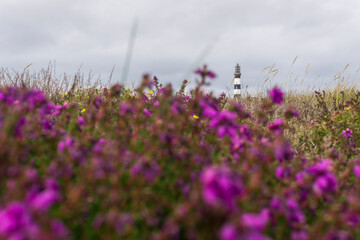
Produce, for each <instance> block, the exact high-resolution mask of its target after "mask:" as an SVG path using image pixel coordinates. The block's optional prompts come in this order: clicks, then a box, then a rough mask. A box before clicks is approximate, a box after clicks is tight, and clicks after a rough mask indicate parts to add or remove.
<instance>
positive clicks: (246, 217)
mask: <svg viewBox="0 0 360 240" xmlns="http://www.w3.org/2000/svg"><path fill="white" fill-rule="evenodd" d="M269 219H270V212H269V210H267V209H263V210H261V212H260V213H259V214H256V213H245V214H243V215H242V217H241V222H242V225H243V226H245V227H247V228H250V229H252V230H258V231H262V230H264V228H265V227H266V225H267V223H268V221H269Z"/></svg>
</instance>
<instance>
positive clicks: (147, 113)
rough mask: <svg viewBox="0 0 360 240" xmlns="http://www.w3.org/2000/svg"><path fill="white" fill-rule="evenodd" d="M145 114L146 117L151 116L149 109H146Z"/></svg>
mask: <svg viewBox="0 0 360 240" xmlns="http://www.w3.org/2000/svg"><path fill="white" fill-rule="evenodd" d="M144 114H145V115H146V116H150V115H151V112H150V111H149V109H147V108H144Z"/></svg>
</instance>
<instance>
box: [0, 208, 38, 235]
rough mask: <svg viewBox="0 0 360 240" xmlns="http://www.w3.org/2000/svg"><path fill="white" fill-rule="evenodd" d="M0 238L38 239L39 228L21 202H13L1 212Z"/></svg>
mask: <svg viewBox="0 0 360 240" xmlns="http://www.w3.org/2000/svg"><path fill="white" fill-rule="evenodd" d="M0 223H1V224H0V237H3V238H5V239H27V235H29V236H31V237H32V238H33V239H38V236H37V235H38V233H39V227H38V226H37V225H36V224H35V223H34V222H33V221H32V219H31V216H30V214H29V212H28V210H27V208H26V206H25V204H23V203H21V202H12V203H10V204H8V205H7V207H6V208H5V209H3V210H0Z"/></svg>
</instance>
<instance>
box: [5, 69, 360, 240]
mask: <svg viewBox="0 0 360 240" xmlns="http://www.w3.org/2000/svg"><path fill="white" fill-rule="evenodd" d="M196 74H197V79H198V83H197V86H196V87H195V88H194V89H187V88H186V87H187V84H188V82H187V81H184V82H183V84H182V86H181V88H180V89H179V90H178V91H176V90H175V89H174V88H173V87H172V86H171V85H170V84H166V85H162V84H160V83H159V80H158V79H157V78H156V77H150V76H149V75H144V77H143V79H142V81H141V83H140V84H139V85H138V86H136V88H133V89H131V88H129V87H128V86H123V85H120V84H112V85H110V84H108V85H107V86H105V85H101V84H99V85H92V87H89V85H87V84H86V83H84V81H83V79H84V78H83V77H82V76H81V75H76V76H75V77H74V79H73V80H69V79H68V78H66V76H64V78H63V81H62V82H61V83H63V85H61V84H56V81H54V80H53V79H54V78H53V76H52V75H51V72H49V71H43V72H40V73H39V74H37V75H33V76H30V75H29V74H28V73H26V72H25V73H23V74H17V75H16V76H12V77H11V76H10V75H9V74H7V72H4V71H3V72H2V73H1V74H0V78H1V83H2V87H1V89H0V145H1V148H0V159H1V161H0V176H1V178H0V239H159V240H160V239H222V240H236V239H294V240H298V239H299V240H300V239H358V238H360V231H359V230H358V229H359V223H360V215H359V214H360V204H359V200H360V199H359V196H360V189H359V187H357V185H358V183H359V181H360V159H359V158H358V151H359V150H358V145H359V133H358V129H359V120H360V119H359V113H360V107H359V101H360V94H359V93H358V92H357V91H356V89H354V88H341V89H335V90H333V91H316V92H308V93H307V94H291V93H290V92H285V91H283V90H282V89H281V87H273V88H271V89H268V90H267V91H266V92H265V93H264V94H263V95H262V96H255V97H254V96H243V97H242V98H240V99H232V98H231V97H228V96H226V94H221V95H219V96H215V95H214V94H211V93H205V92H204V91H203V88H204V86H206V85H209V84H211V82H212V81H216V74H215V73H214V72H212V71H210V70H208V69H207V68H206V67H204V68H200V69H198V70H196ZM64 79H65V80H64ZM40 80H41V81H40ZM41 82H42V84H41ZM37 84H39V85H37Z"/></svg>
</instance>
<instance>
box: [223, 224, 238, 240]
mask: <svg viewBox="0 0 360 240" xmlns="http://www.w3.org/2000/svg"><path fill="white" fill-rule="evenodd" d="M220 239H221V240H240V237H239V234H238V232H237V230H236V228H235V226H234V225H232V224H225V225H224V226H223V227H222V228H221V230H220Z"/></svg>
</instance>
